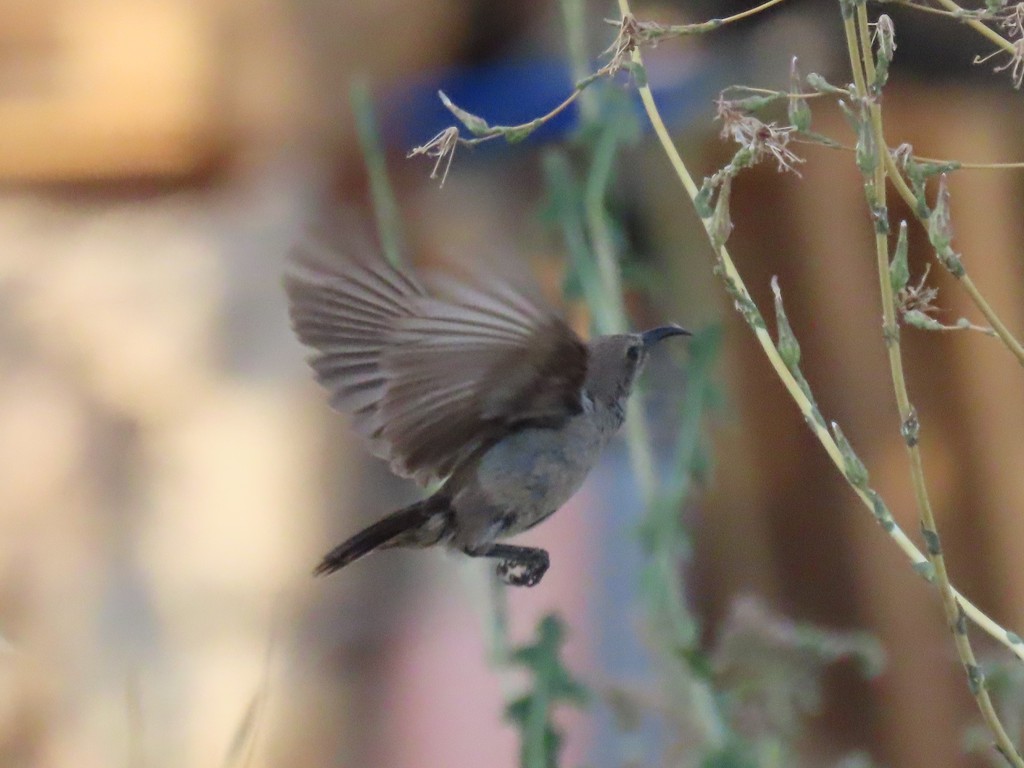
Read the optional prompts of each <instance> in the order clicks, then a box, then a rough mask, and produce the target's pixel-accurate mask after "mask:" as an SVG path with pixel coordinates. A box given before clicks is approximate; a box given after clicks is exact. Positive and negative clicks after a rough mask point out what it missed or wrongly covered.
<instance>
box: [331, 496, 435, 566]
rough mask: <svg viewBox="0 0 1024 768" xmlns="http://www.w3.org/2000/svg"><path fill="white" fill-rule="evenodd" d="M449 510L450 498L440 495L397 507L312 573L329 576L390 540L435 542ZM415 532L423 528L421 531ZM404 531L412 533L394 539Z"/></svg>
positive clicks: (346, 543)
mask: <svg viewBox="0 0 1024 768" xmlns="http://www.w3.org/2000/svg"><path fill="white" fill-rule="evenodd" d="M449 513H450V507H449V506H448V500H447V499H445V498H441V497H438V496H431V497H430V498H427V499H423V500H422V501H417V502H416V503H415V504H410V505H409V506H408V507H403V508H402V509H399V510H396V511H394V512H392V513H391V514H390V515H388V516H387V517H385V518H384V519H382V520H378V521H377V522H376V523H374V524H373V525H371V526H369V527H368V528H364V529H363V530H361V531H360V532H359V533H357V534H356V535H355V536H353V537H352V538H350V539H349V540H348V541H344V542H342V543H341V544H339V545H338V546H336V547H335V548H334V549H332V550H331V551H330V552H328V553H327V554H326V555H324V559H323V560H321V561H320V565H318V566H317V567H316V568H315V569H314V571H313V575H314V576H326V575H327V574H329V573H334V572H335V571H336V570H338V569H339V568H344V567H345V566H346V565H348V564H349V563H352V562H354V561H356V560H358V559H359V558H360V557H362V556H363V555H367V554H369V553H370V552H372V551H373V550H375V549H378V548H380V547H383V546H385V545H386V544H389V543H393V544H408V545H410V546H416V545H419V546H426V545H429V544H436V543H437V541H438V540H439V539H440V538H441V536H442V535H443V534H444V530H445V528H447V527H448V523H447V517H448V515H449ZM414 532H421V533H422V535H417V534H415V533H414ZM404 533H410V534H413V535H411V536H408V537H405V538H406V540H405V541H394V540H395V539H397V538H398V537H400V536H402V534H404Z"/></svg>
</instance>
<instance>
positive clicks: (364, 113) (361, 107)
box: [349, 78, 405, 264]
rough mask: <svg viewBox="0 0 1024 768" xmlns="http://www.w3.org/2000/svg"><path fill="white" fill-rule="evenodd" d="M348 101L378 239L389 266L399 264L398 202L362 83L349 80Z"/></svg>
mask: <svg viewBox="0 0 1024 768" xmlns="http://www.w3.org/2000/svg"><path fill="white" fill-rule="evenodd" d="M349 98H350V99H351V102H352V111H353V113H354V114H355V121H356V134H357V135H358V137H359V147H360V149H361V150H362V153H363V161H364V162H365V163H366V172H367V175H368V176H369V179H370V196H371V197H372V199H373V215H374V217H375V219H376V222H377V236H378V237H379V238H380V245H381V249H382V250H383V251H384V256H385V258H387V260H388V262H389V263H391V264H401V263H402V261H403V258H404V255H405V246H404V244H403V242H402V217H401V214H399V212H398V202H397V201H396V200H395V193H394V190H392V189H391V182H390V180H389V179H388V171H387V164H386V163H385V160H384V148H383V147H382V146H381V143H380V129H379V128H378V127H377V119H376V117H375V116H374V114H373V100H372V98H371V97H370V88H369V86H368V85H367V83H366V80H365V79H363V78H354V79H353V80H352V85H351V86H350V89H349Z"/></svg>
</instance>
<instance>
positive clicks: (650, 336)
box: [640, 325, 693, 350]
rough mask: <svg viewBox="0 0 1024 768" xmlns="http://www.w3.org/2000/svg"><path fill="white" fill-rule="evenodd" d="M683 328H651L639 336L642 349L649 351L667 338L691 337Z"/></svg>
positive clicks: (676, 326) (668, 326) (675, 326)
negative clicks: (642, 345)
mask: <svg viewBox="0 0 1024 768" xmlns="http://www.w3.org/2000/svg"><path fill="white" fill-rule="evenodd" d="M692 335H693V334H692V333H690V332H689V331H688V330H686V329H685V328H680V327H679V326H678V325H662V326H660V327H658V328H652V329H651V330H649V331H644V332H643V333H641V334H640V340H641V341H643V343H644V349H648V350H649V349H650V348H651V347H653V346H654V345H655V344H657V343H658V342H659V341H661V340H662V339H667V338H668V337H669V336H692Z"/></svg>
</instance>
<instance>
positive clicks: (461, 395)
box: [285, 244, 587, 483]
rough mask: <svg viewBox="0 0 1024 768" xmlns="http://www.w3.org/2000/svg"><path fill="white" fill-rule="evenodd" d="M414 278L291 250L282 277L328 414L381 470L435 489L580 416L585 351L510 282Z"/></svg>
mask: <svg viewBox="0 0 1024 768" xmlns="http://www.w3.org/2000/svg"><path fill="white" fill-rule="evenodd" d="M429 284H430V286H431V288H432V291H431V294H428V293H427V291H426V290H425V289H424V287H423V285H422V284H421V283H420V282H419V280H417V278H416V277H415V275H413V274H412V273H411V272H408V271H407V270H404V269H396V268H395V267H392V266H391V265H390V264H388V263H387V262H386V261H384V260H383V259H380V258H373V259H371V258H361V257H358V256H356V257H353V256H349V255H343V254H338V253H335V252H333V251H331V250H330V249H328V248H327V247H326V246H323V245H322V244H313V245H310V246H307V247H304V248H302V249H300V250H299V251H298V252H297V253H296V254H295V256H294V258H293V261H292V269H291V270H290V272H289V273H288V274H287V276H286V278H285V289H286V291H287V293H288V298H289V308H290V314H291V319H292V325H293V327H294V329H295V332H296V333H297V335H298V336H299V339H300V340H301V341H302V342H303V343H304V344H306V345H308V346H310V347H312V348H313V349H314V350H315V351H314V353H313V355H312V357H311V358H310V363H311V365H312V367H313V369H314V371H315V372H316V376H317V380H318V381H319V382H320V383H321V384H322V385H323V386H324V387H325V388H327V389H328V391H329V392H330V394H331V397H330V402H331V404H332V406H334V407H335V408H337V409H339V410H342V411H345V412H348V413H351V414H352V417H353V426H354V427H355V429H356V430H357V431H358V432H359V433H360V434H361V435H363V436H364V437H365V438H366V440H367V441H368V443H369V447H370V450H371V451H372V452H373V453H374V454H375V455H377V456H381V457H382V458H386V459H388V460H389V461H390V463H391V466H392V469H393V470H394V471H395V472H396V473H398V474H400V475H403V476H406V477H413V478H415V479H416V480H417V481H419V482H421V483H427V482H430V481H432V480H438V479H443V478H444V477H446V476H447V475H449V474H450V473H451V472H453V471H454V470H455V469H456V468H457V467H458V466H459V464H460V463H461V462H463V461H465V460H466V459H468V458H469V457H470V456H471V455H473V453H474V452H475V451H477V450H478V449H479V448H480V447H481V446H483V445H486V444H490V443H491V442H493V441H494V440H497V439H500V437H501V436H502V435H504V434H507V433H508V432H509V431H510V430H512V429H515V428H519V427H520V426H521V425H522V424H523V423H525V422H529V421H531V420H544V421H545V423H547V422H550V421H551V420H552V419H560V418H565V417H566V416H568V415H569V414H570V413H573V412H576V411H578V410H579V408H580V401H579V398H580V389H581V387H582V384H583V378H584V376H585V374H586V365H587V351H586V346H585V345H584V344H583V342H582V341H581V340H580V339H579V337H578V336H577V335H576V334H575V333H574V332H573V331H572V330H571V329H570V328H569V327H568V325H567V324H566V323H565V322H564V320H563V319H562V318H561V317H560V316H559V315H558V314H557V313H556V312H554V311H553V310H552V309H551V308H550V307H548V306H547V305H546V304H544V302H543V301H542V300H540V299H539V298H538V297H537V295H536V293H535V292H534V291H533V290H532V289H531V288H530V287H529V286H527V285H525V284H521V283H520V281H518V280H515V281H513V280H508V279H495V278H493V277H491V278H487V277H486V276H483V275H479V274H478V275H475V276H474V282H472V283H470V282H466V281H460V280H456V279H454V278H453V277H451V276H447V275H445V276H438V275H434V276H432V277H431V280H430V283H429Z"/></svg>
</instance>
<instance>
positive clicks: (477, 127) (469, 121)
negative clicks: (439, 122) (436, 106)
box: [437, 91, 491, 136]
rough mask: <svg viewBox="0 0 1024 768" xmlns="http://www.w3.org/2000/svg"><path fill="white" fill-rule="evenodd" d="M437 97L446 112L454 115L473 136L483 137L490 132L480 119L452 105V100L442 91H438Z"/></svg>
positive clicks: (489, 127)
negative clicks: (445, 108) (446, 109)
mask: <svg viewBox="0 0 1024 768" xmlns="http://www.w3.org/2000/svg"><path fill="white" fill-rule="evenodd" d="M437 95H438V97H439V98H440V99H441V103H442V104H444V105H445V107H447V108H448V111H449V112H451V113H452V114H453V115H455V117H456V118H457V119H458V121H459V122H460V123H462V124H463V125H464V126H466V129H467V130H468V131H469V132H470V133H472V134H473V135H474V136H484V135H486V134H488V133H490V132H491V126H489V125H488V124H487V121H486V120H484V119H483V118H482V117H477V116H476V115H474V114H472V113H471V112H467V111H466V110H464V109H463V108H462V107H460V106H458V105H457V104H455V103H453V102H452V100H451V99H449V98H448V96H446V95H445V92H444V91H438V92H437Z"/></svg>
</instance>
